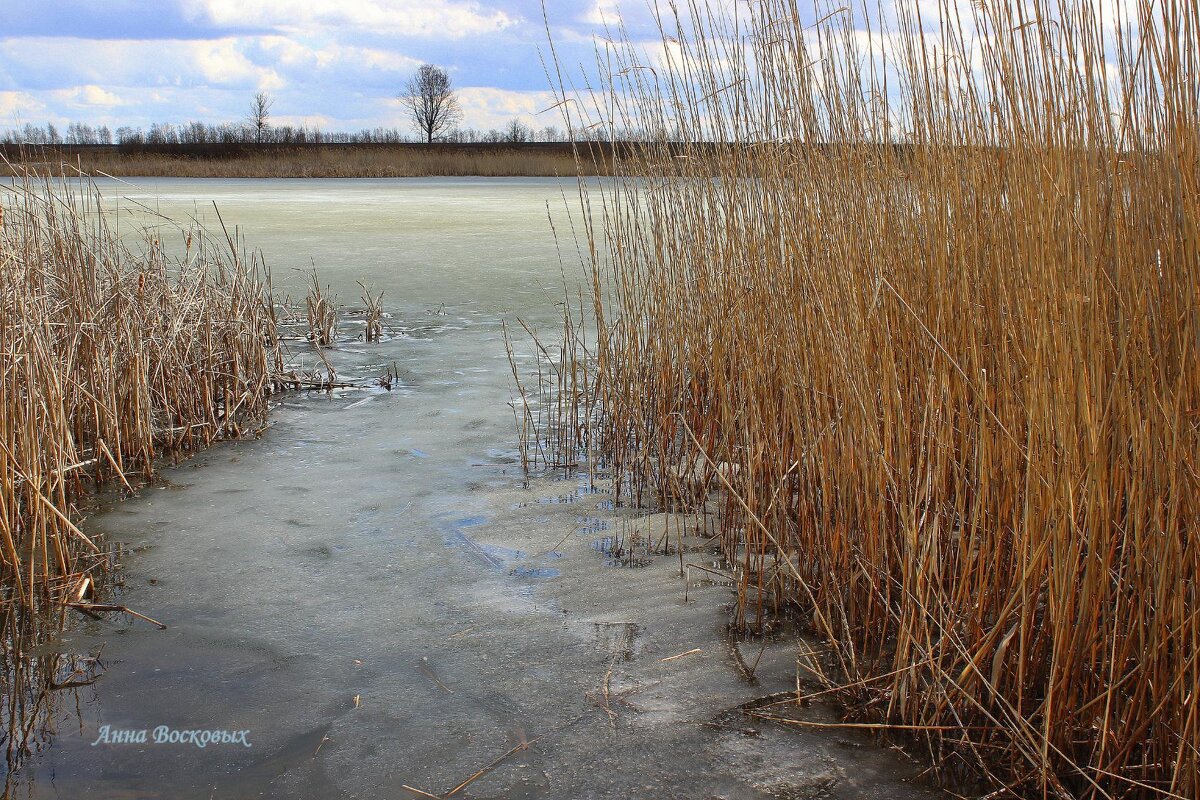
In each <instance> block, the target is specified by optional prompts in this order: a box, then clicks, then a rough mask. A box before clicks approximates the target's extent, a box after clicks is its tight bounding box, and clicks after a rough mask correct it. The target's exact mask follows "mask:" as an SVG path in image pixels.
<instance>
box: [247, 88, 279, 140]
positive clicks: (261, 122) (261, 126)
mask: <svg viewBox="0 0 1200 800" xmlns="http://www.w3.org/2000/svg"><path fill="white" fill-rule="evenodd" d="M273 105H275V99H274V98H273V97H271V96H270V95H269V94H267V93H266V92H259V93H258V94H256V95H254V101H253V102H252V103H250V114H249V115H248V119H249V121H250V129H251V130H252V131H254V142H255V143H256V144H262V143H263V140H264V139H266V138H267V131H268V130H270V127H271V106H273Z"/></svg>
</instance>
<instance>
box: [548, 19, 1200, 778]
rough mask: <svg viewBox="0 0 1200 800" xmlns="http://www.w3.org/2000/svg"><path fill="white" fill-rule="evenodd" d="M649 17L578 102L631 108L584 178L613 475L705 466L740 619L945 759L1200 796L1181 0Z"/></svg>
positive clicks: (633, 489)
mask: <svg viewBox="0 0 1200 800" xmlns="http://www.w3.org/2000/svg"><path fill="white" fill-rule="evenodd" d="M726 7H728V6H726V5H723V6H722V8H726ZM1123 13H1124V14H1125V15H1124V16H1122V14H1123ZM659 24H660V33H661V40H662V41H661V47H660V48H658V51H659V53H660V57H659V58H658V59H657V60H650V59H648V58H647V56H646V51H645V49H644V48H642V47H641V46H636V45H635V44H634V43H632V42H630V41H629V39H628V37H623V36H622V33H621V31H620V30H619V29H618V30H616V31H614V32H613V34H612V40H613V42H614V43H613V44H612V45H611V46H608V45H605V50H604V51H603V52H602V53H601V64H602V69H601V71H600V74H599V75H597V76H594V77H593V78H592V82H591V85H592V86H596V87H598V94H597V96H596V103H595V105H594V107H593V108H592V109H591V111H590V114H589V115H588V116H586V117H585V118H583V119H573V120H572V121H573V126H575V127H579V126H587V125H595V124H598V123H604V124H607V125H608V126H609V128H610V129H626V128H632V127H635V126H641V127H642V128H643V129H644V130H645V131H647V135H648V141H647V143H646V144H645V146H644V147H643V148H641V150H640V151H639V152H637V153H634V154H631V155H630V156H629V157H627V158H623V159H622V160H621V161H620V162H619V163H618V164H617V165H616V170H615V171H616V172H617V174H619V175H628V176H630V177H627V178H617V179H615V180H614V181H613V182H612V183H611V184H608V185H607V188H603V189H598V188H596V185H595V184H589V183H581V186H582V191H583V202H584V204H585V207H587V208H590V209H591V210H592V211H593V212H596V213H595V217H594V219H595V222H594V223H590V224H589V225H588V229H587V233H588V238H589V241H588V252H589V260H590V264H591V276H590V280H591V281H592V283H593V286H594V305H593V306H592V308H591V312H592V313H591V317H592V322H593V323H594V325H595V328H596V340H595V369H596V372H595V379H596V382H595V385H594V390H593V391H594V399H595V402H596V405H595V406H594V407H593V406H588V407H587V409H588V413H587V414H584V415H583V416H582V417H580V418H579V425H580V428H581V429H582V430H585V431H586V435H587V436H588V438H589V445H588V446H589V447H594V448H595V450H596V452H597V454H598V459H597V461H598V463H602V464H603V465H604V466H605V467H606V468H607V469H608V470H610V471H611V472H612V474H613V476H614V478H615V479H616V482H617V486H618V487H619V489H618V491H619V492H620V494H621V496H622V497H623V498H625V499H627V500H632V501H634V502H640V503H643V504H659V505H663V506H666V505H673V506H678V505H679V504H680V503H681V501H682V502H683V504H684V505H685V506H687V507H691V508H700V507H702V506H703V505H704V503H706V502H711V501H710V491H709V490H710V489H712V488H714V487H715V488H718V489H720V490H721V491H720V492H719V497H720V502H721V503H722V506H723V513H722V515H721V520H722V523H721V532H720V533H721V537H720V538H721V541H722V543H723V548H724V550H725V553H726V555H727V557H728V559H729V560H730V561H731V562H733V563H734V564H737V565H738V566H739V569H738V573H737V574H738V576H739V582H740V585H739V587H738V596H739V615H740V617H741V620H742V621H743V622H744V623H745V624H746V625H747V626H756V625H760V624H761V623H762V621H763V620H764V618H765V617H766V616H767V615H769V614H771V613H774V612H776V611H778V610H780V609H781V608H782V607H785V606H788V607H794V608H799V609H802V610H803V612H804V613H806V614H807V616H808V618H809V619H810V620H811V624H812V627H813V630H814V631H815V632H816V633H817V634H819V635H820V636H821V637H823V638H824V639H825V640H826V642H827V646H828V648H829V651H830V653H831V656H830V658H829V660H828V663H826V664H825V667H824V668H823V671H824V673H825V675H826V677H827V680H828V681H829V683H830V685H832V686H837V687H840V690H841V691H840V694H841V697H842V698H843V699H844V700H845V701H846V703H847V709H848V715H849V718H850V719H851V720H854V721H858V722H863V723H867V724H877V725H879V726H880V728H881V729H896V730H902V731H904V732H906V733H908V734H911V735H913V736H915V737H917V741H918V742H920V743H922V744H923V745H924V746H925V747H926V748H927V749H928V753H929V755H930V756H931V758H932V760H933V762H934V763H935V764H936V765H937V767H938V769H940V770H942V771H943V773H944V775H946V776H947V777H951V776H962V775H967V776H975V777H981V778H982V779H983V780H985V781H986V782H988V783H989V784H990V785H991V787H992V788H993V789H994V790H995V792H996V793H997V795H1008V796H1043V797H1045V796H1052V797H1061V798H1068V797H1084V798H1116V797H1142V796H1145V797H1160V796H1161V797H1180V798H1187V797H1196V796H1197V795H1200V710H1198V707H1197V703H1198V699H1200V663H1198V661H1197V658H1198V655H1197V653H1198V648H1197V643H1198V641H1200V602H1198V600H1200V598H1198V597H1197V592H1198V587H1197V579H1198V578H1200V537H1198V536H1197V535H1196V532H1197V523H1198V522H1200V476H1198V472H1197V469H1198V463H1197V455H1198V454H1200V369H1198V368H1197V355H1198V354H1197V348H1198V346H1200V289H1198V286H1200V238H1198V233H1200V227H1198V226H1200V191H1198V190H1200V187H1198V186H1197V182H1198V180H1200V115H1198V111H1200V89H1198V87H1200V78H1198V75H1200V72H1198V71H1197V69H1198V67H1200V11H1198V10H1197V6H1196V5H1195V4H1194V3H1191V4H1188V3H1180V2H1175V0H1165V1H1164V2H1159V3H1156V4H1151V3H1145V2H1137V3H1122V4H1117V5H1116V6H1113V7H1108V6H1105V7H1103V8H1101V7H1100V6H1099V5H1098V4H1097V5H1093V4H1091V3H1078V2H1061V3H1047V2H1043V0H1032V1H1031V2H1024V3H1017V2H1007V1H1006V0H994V1H992V0H981V2H978V3H974V4H971V5H970V6H966V5H965V4H962V5H959V4H955V3H949V2H941V3H921V4H917V3H907V2H902V3H900V4H899V5H898V6H895V7H892V6H890V5H889V6H887V7H885V8H884V10H882V11H880V12H879V13H878V14H877V15H876V14H874V13H872V15H871V16H870V18H868V16H867V15H864V14H860V13H856V12H855V11H853V10H851V9H849V8H846V7H841V8H832V7H820V6H818V7H815V8H803V9H802V8H801V7H800V6H798V5H797V4H796V3H794V2H790V0H761V2H758V3H754V4H751V5H750V9H749V11H746V10H744V9H742V10H741V11H739V12H738V16H736V17H735V16H730V15H728V14H727V13H725V12H723V11H719V10H717V9H715V8H713V7H710V6H707V5H704V4H703V3H697V2H690V3H680V4H679V6H678V8H676V6H675V4H672V5H671V6H670V8H668V9H666V10H664V11H663V13H662V15H661V17H660V19H659ZM564 84H565V82H564ZM572 92H573V90H572V89H571V88H570V87H569V86H566V85H564V88H563V97H564V100H563V103H564V106H565V107H566V108H567V110H568V112H569V115H571V116H572V117H574V116H575V115H576V114H577V113H588V112H587V111H586V110H585V109H583V107H582V106H577V105H575V104H571V103H569V102H568V101H567V100H566V99H565V98H566V97H569V96H571V93H572ZM680 141H684V142H686V141H707V142H720V143H726V144H727V145H730V146H727V147H717V148H713V147H699V146H698V147H696V148H694V149H693V150H692V151H690V152H689V151H688V149H687V148H686V147H684V148H683V152H681V151H680V145H678V144H673V142H676V143H677V142H680ZM587 218H588V217H587V215H585V219H587ZM573 373H574V370H572V374H573ZM592 409H595V410H596V412H597V413H596V414H595V415H592V414H591V413H590V412H591V410H592Z"/></svg>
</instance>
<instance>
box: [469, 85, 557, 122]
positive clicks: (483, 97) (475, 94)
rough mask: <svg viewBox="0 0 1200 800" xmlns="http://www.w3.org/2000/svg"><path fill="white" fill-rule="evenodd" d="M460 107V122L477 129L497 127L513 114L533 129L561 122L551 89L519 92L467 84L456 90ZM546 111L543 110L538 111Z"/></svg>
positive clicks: (507, 120) (508, 120)
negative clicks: (461, 116) (461, 117)
mask: <svg viewBox="0 0 1200 800" xmlns="http://www.w3.org/2000/svg"><path fill="white" fill-rule="evenodd" d="M458 102H459V105H461V106H462V110H463V125H465V126H467V127H471V128H476V129H478V130H489V129H491V128H496V129H500V128H503V127H504V126H505V125H507V124H508V123H509V122H510V121H512V119H513V118H514V117H520V119H521V121H522V122H524V123H525V124H526V125H529V126H530V127H533V128H544V127H546V126H547V125H561V115H560V113H559V112H558V110H557V109H551V110H549V111H546V109H548V108H549V107H550V106H552V105H554V94H553V93H552V92H548V91H546V92H518V91H509V90H507V89H496V88H493V87H490V86H469V87H466V88H464V89H461V90H460V91H459V93H458ZM539 112H545V113H539Z"/></svg>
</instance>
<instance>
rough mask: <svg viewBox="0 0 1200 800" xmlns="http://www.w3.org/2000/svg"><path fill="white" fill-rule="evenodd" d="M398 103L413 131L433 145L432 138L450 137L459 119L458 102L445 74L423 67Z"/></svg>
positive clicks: (437, 68)
mask: <svg viewBox="0 0 1200 800" xmlns="http://www.w3.org/2000/svg"><path fill="white" fill-rule="evenodd" d="M400 102H402V103H403V104H404V108H405V110H407V111H408V115H409V116H410V117H411V118H412V122H413V127H414V128H416V129H417V130H418V131H420V132H421V133H422V134H424V136H425V141H426V142H428V143H430V144H432V143H433V140H434V138H435V137H438V136H441V135H443V134H446V133H449V132H450V131H451V130H452V129H453V128H454V126H455V125H457V124H458V123H459V121H460V120H461V119H462V109H461V108H459V106H458V98H457V97H455V95H454V89H453V88H452V87H451V86H450V76H449V75H447V74H446V70H444V69H442V68H441V67H437V66H434V65H433V64H422V65H421V68H420V69H418V70H417V74H416V75H414V76H413V77H412V78H411V79H410V80H409V81H408V83H407V84H406V85H405V87H404V91H403V92H402V93H401V94H400Z"/></svg>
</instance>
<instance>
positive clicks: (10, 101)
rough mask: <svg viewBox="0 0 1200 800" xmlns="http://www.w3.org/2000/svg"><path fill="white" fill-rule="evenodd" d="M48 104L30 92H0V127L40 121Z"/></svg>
mask: <svg viewBox="0 0 1200 800" xmlns="http://www.w3.org/2000/svg"><path fill="white" fill-rule="evenodd" d="M45 111H46V104H45V103H43V102H42V101H40V100H38V99H37V98H36V97H34V96H33V95H32V94H30V93H28V92H0V125H16V124H17V123H18V122H20V123H25V122H31V121H33V120H35V119H38V120H40V119H41V117H43V116H45Z"/></svg>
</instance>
